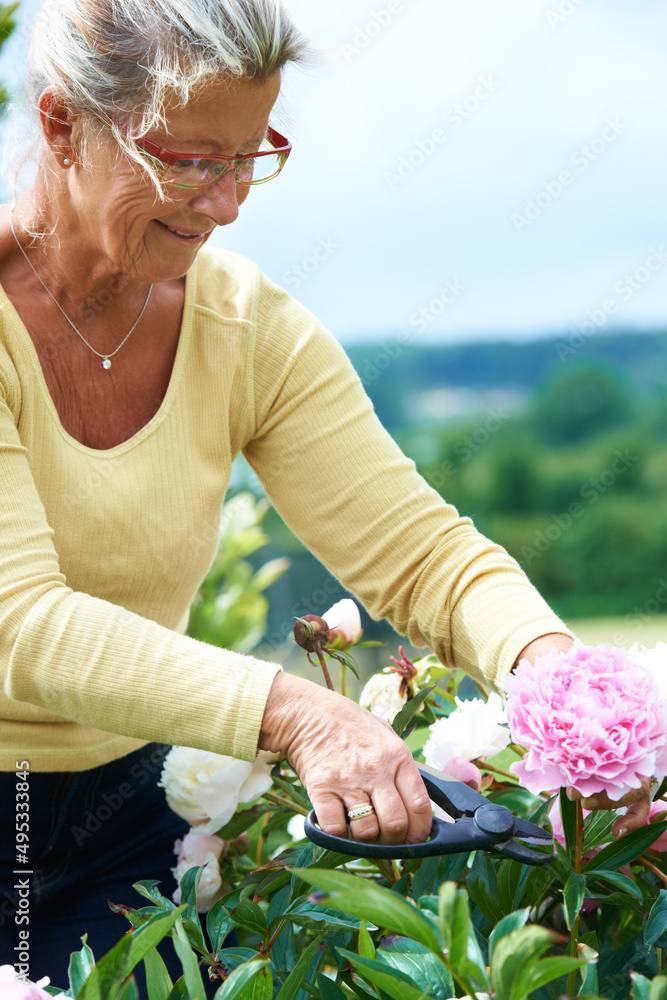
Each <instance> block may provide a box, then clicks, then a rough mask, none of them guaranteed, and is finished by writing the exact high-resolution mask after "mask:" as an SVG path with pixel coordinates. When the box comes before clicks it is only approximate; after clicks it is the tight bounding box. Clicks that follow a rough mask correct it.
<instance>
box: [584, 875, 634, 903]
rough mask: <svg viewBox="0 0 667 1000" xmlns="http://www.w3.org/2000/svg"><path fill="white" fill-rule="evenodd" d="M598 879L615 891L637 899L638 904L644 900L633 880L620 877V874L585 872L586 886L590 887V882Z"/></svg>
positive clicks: (625, 876)
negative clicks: (623, 892) (626, 893)
mask: <svg viewBox="0 0 667 1000" xmlns="http://www.w3.org/2000/svg"><path fill="white" fill-rule="evenodd" d="M598 879H599V880H600V881H601V882H607V883H608V884H609V885H611V886H613V887H614V888H615V889H620V890H621V891H625V892H628V893H630V895H631V896H634V897H635V898H636V899H638V900H639V902H640V903H641V902H642V901H643V899H644V895H643V893H642V891H641V889H640V888H639V886H638V885H637V883H636V882H635V880H634V879H631V878H628V876H627V875H622V874H621V872H610V871H596V870H593V871H592V872H590V871H587V872H586V884H587V885H590V884H591V883H592V882H595V881H596V880H598Z"/></svg>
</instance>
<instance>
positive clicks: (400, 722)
mask: <svg viewBox="0 0 667 1000" xmlns="http://www.w3.org/2000/svg"><path fill="white" fill-rule="evenodd" d="M431 691H433V687H429V688H424V690H423V691H420V692H419V694H418V695H415V697H414V698H410V699H408V701H406V703H405V705H404V706H403V708H402V709H401V710H400V712H399V713H398V715H397V716H396V717H395V718H394V721H393V722H392V724H391V728H392V729H393V730H394V732H395V733H396V734H397V735H398V736H400V735H401V733H402V732H403V730H404V729H407V727H408V726H409V725H410V723H411V722H412V718H413V716H415V715H416V714H417V712H418V711H419V709H420V708H421V707H422V705H423V704H424V702H425V701H426V699H427V698H428V696H429V695H430V693H431Z"/></svg>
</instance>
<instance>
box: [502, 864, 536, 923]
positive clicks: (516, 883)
mask: <svg viewBox="0 0 667 1000" xmlns="http://www.w3.org/2000/svg"><path fill="white" fill-rule="evenodd" d="M534 871H535V869H534V868H531V867H530V866H529V865H522V864H521V862H520V861H514V860H510V859H509V858H505V859H504V860H503V861H501V862H500V866H499V868H498V902H499V903H500V906H501V908H502V911H503V913H504V914H505V916H507V915H508V914H510V913H514V911H515V910H518V909H519V907H520V905H521V901H522V899H523V895H524V892H525V889H526V885H527V883H528V879H529V878H530V876H531V874H533V873H534Z"/></svg>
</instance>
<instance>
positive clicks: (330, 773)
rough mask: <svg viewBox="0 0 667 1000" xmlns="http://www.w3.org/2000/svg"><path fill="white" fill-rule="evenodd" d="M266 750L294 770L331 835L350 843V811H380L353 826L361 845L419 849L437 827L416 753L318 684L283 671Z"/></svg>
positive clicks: (265, 732)
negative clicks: (366, 807) (359, 808)
mask: <svg viewBox="0 0 667 1000" xmlns="http://www.w3.org/2000/svg"><path fill="white" fill-rule="evenodd" d="M259 747H260V749H261V750H273V751H276V752H279V753H281V754H283V755H284V756H285V757H287V759H288V760H289V762H290V764H291V765H292V766H293V767H294V768H295V770H296V771H297V773H298V775H299V777H300V778H301V781H302V782H303V784H304V786H305V788H306V791H307V792H308V795H309V797H310V800H311V802H312V803H313V808H314V810H315V812H316V814H317V819H318V822H319V825H320V827H321V828H322V829H323V830H324V832H325V833H329V834H333V835H334V836H337V837H347V835H348V834H347V823H346V821H345V809H347V810H349V809H351V808H352V807H353V806H359V805H364V804H366V803H370V804H371V805H372V806H373V808H374V812H372V813H371V814H370V815H368V816H364V817H361V818H359V819H353V820H351V821H350V832H351V834H352V836H353V837H354V839H355V840H366V841H378V842H379V843H381V844H402V843H408V844H416V843H419V842H421V841H424V840H426V838H427V837H428V835H429V832H430V829H431V821H432V813H431V803H430V801H429V797H428V793H427V791H426V787H425V785H424V782H423V781H422V779H421V776H420V774H419V771H418V770H417V767H416V765H415V763H414V761H413V759H412V754H411V753H410V751H409V749H408V748H407V746H406V745H405V743H404V742H403V740H401V739H400V738H399V737H398V736H396V734H395V733H394V731H393V730H392V728H391V726H389V725H388V724H387V723H386V722H384V721H383V720H382V719H378V717H377V716H375V715H372V714H371V713H370V712H368V711H367V710H366V709H363V708H360V707H359V705H357V704H356V703H355V702H353V701H351V700H350V699H349V698H344V697H343V696H342V695H339V694H336V693H335V692H334V691H328V690H327V689H326V688H322V687H320V686H319V685H317V684H313V683H312V682H310V681H307V680H303V679H302V678H300V677H294V676H292V675H290V674H285V673H279V674H277V675H276V678H275V680H274V682H273V685H272V687H271V691H270V694H269V698H268V701H267V704H266V709H265V712H264V718H263V720H262V731H261V735H260V741H259Z"/></svg>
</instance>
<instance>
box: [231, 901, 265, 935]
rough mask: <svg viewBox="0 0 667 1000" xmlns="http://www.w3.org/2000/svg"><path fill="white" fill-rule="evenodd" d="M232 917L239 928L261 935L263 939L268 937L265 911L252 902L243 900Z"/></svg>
mask: <svg viewBox="0 0 667 1000" xmlns="http://www.w3.org/2000/svg"><path fill="white" fill-rule="evenodd" d="M232 916H233V918H234V922H235V923H236V925H237V926H238V927H242V928H243V929H244V930H247V931H250V933H251V934H259V936H260V937H261V938H263V937H264V936H265V935H266V932H267V930H268V928H267V926H266V917H265V916H264V911H263V910H262V908H261V906H258V904H257V903H253V902H252V900H250V899H242V900H241V901H240V902H239V904H238V906H236V907H235V908H234V910H233V911H232Z"/></svg>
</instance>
